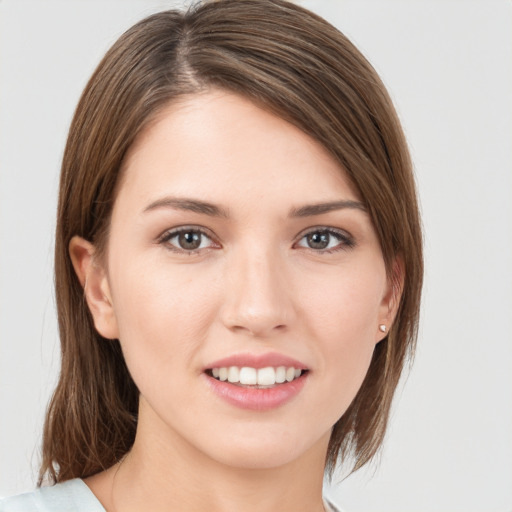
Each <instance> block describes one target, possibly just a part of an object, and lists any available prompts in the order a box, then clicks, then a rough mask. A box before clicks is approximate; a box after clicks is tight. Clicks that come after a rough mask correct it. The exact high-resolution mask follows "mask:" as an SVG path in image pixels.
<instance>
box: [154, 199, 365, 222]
mask: <svg viewBox="0 0 512 512" xmlns="http://www.w3.org/2000/svg"><path fill="white" fill-rule="evenodd" d="M159 208H172V209H175V210H185V211H190V212H194V213H200V214H203V215H208V216H210V217H223V218H229V213H228V211H227V210H226V209H224V208H222V207H221V206H217V205H215V204H213V203H208V202H206V201H200V200H198V199H190V198H178V197H163V198H161V199H157V200H156V201H153V202H152V203H151V204H149V205H148V206H146V208H144V212H149V211H152V210H156V209H159ZM345 208H352V209H356V210H361V211H363V212H366V207H365V206H364V204H363V203H360V202H359V201H351V200H340V201H330V202H327V203H317V204H310V205H305V206H301V207H299V208H292V209H291V210H290V213H289V216H290V217H292V218H297V217H299V218H300V217H311V216H314V215H322V214H324V213H328V212H331V211H334V210H343V209H345Z"/></svg>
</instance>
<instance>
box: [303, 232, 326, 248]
mask: <svg viewBox="0 0 512 512" xmlns="http://www.w3.org/2000/svg"><path fill="white" fill-rule="evenodd" d="M307 240H308V245H309V247H311V248H312V249H325V248H326V247H327V246H328V245H329V233H318V232H317V233H311V234H309V235H308V236H307Z"/></svg>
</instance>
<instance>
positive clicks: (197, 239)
mask: <svg viewBox="0 0 512 512" xmlns="http://www.w3.org/2000/svg"><path fill="white" fill-rule="evenodd" d="M202 237H203V235H202V233H198V232H197V231H185V232H183V233H180V234H179V235H178V236H177V237H174V238H177V239H178V245H179V247H180V248H181V249H185V250H187V251H193V250H194V249H199V247H200V246H201V239H202Z"/></svg>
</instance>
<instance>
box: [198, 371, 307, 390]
mask: <svg viewBox="0 0 512 512" xmlns="http://www.w3.org/2000/svg"><path fill="white" fill-rule="evenodd" d="M305 371H306V370H301V369H300V368H295V367H293V366H288V367H286V366H277V367H273V366H267V367H265V368H252V367H250V366H243V367H241V368H240V367H238V366H222V367H220V368H212V369H211V370H207V371H206V373H207V374H208V375H210V376H211V377H213V378H215V379H217V380H219V381H221V382H226V381H227V382H229V383H231V384H235V385H240V386H252V387H257V388H260V389H264V388H268V387H272V386H275V385H276V384H284V383H285V382H292V381H293V380H295V379H298V378H299V377H300V376H301V375H302V374H303V373H304V372H305Z"/></svg>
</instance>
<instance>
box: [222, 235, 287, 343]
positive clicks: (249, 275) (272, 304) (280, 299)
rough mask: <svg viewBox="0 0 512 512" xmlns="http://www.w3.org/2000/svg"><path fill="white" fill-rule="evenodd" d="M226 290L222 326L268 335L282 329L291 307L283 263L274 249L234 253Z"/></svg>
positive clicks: (255, 246)
mask: <svg viewBox="0 0 512 512" xmlns="http://www.w3.org/2000/svg"><path fill="white" fill-rule="evenodd" d="M227 273H228V279H227V280H226V281H227V289H226V291H225V293H226V296H225V309H224V323H225V324H226V326H227V327H228V328H230V329H235V330H242V331H244V332H247V333H250V334H252V335H255V336H267V335H269V334H270V333H271V332H273V331H274V330H276V329H284V328H285V327H286V326H287V325H288V324H289V322H290V321H291V316H292V311H293V307H292V304H291V302H290V296H289V295H288V290H287V286H286V274H287V273H286V264H285V261H283V257H282V255H281V254H280V253H279V251H278V250H277V249H276V248H274V247H268V246H264V245H263V244H259V245H258V244H248V245H246V246H243V247H239V248H238V250H236V251H233V254H232V257H231V258H230V261H229V264H228V268H227Z"/></svg>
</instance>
